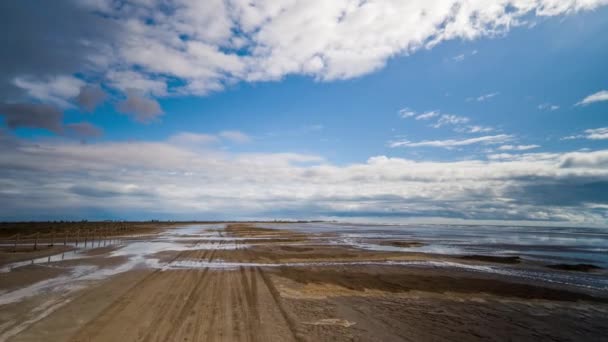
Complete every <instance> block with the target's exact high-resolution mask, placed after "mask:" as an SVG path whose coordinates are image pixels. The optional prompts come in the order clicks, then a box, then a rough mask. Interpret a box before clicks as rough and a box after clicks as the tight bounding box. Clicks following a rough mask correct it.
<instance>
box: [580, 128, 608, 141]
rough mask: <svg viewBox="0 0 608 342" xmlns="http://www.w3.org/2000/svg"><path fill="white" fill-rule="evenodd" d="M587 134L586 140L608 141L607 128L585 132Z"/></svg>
mask: <svg viewBox="0 0 608 342" xmlns="http://www.w3.org/2000/svg"><path fill="white" fill-rule="evenodd" d="M585 133H586V134H587V136H586V138H587V139H591V140H605V139H608V127H601V128H595V129H587V130H585Z"/></svg>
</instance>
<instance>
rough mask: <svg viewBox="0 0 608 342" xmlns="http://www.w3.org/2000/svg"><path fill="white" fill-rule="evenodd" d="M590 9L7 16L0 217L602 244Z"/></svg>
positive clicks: (277, 7) (379, 5)
mask: <svg viewBox="0 0 608 342" xmlns="http://www.w3.org/2000/svg"><path fill="white" fill-rule="evenodd" d="M605 4H606V2H605V1H601V0H597V1H595V0H587V1H574V0H573V1H561V2H560V1H553V0H541V1H538V2H536V3H535V4H530V3H527V2H525V1H500V2H491V1H487V2H484V1H479V2H474V3H467V2H465V1H458V0H452V1H448V0H446V1H437V2H436V3H434V2H423V1H421V2H416V1H413V2H401V1H378V2H369V3H364V4H355V2H350V1H338V2H336V3H331V4H327V3H323V2H319V3H316V2H314V1H311V2H307V3H303V2H285V3H283V2H274V3H273V2H264V1H260V2H259V3H256V7H255V8H253V7H251V6H250V5H247V4H246V3H244V2H240V1H226V2H223V1H210V2H208V3H205V4H200V3H198V4H197V3H196V2H193V1H185V0H184V1H182V2H181V3H180V6H177V5H175V8H171V9H170V10H168V11H167V10H166V9H164V7H163V6H161V5H160V2H159V3H157V2H156V1H154V0H150V1H130V2H111V1H102V0H100V1H89V2H73V1H61V2H60V5H58V6H56V7H55V8H53V9H47V8H44V7H46V6H44V5H39V6H35V5H33V2H31V1H24V2H23V3H19V4H4V5H2V8H0V9H2V11H0V12H2V13H4V14H3V15H2V16H3V17H5V18H4V19H5V20H3V21H0V22H2V23H3V24H0V25H5V27H4V30H3V31H5V32H20V34H18V35H17V37H18V38H19V36H21V38H22V39H23V41H27V42H31V43H23V41H20V40H19V39H15V37H14V36H11V37H9V36H6V37H4V38H3V41H4V42H5V45H6V47H7V49H5V51H6V52H4V53H2V54H0V60H2V61H3V62H4V63H3V64H4V65H5V66H4V67H2V68H4V69H0V71H2V72H3V74H4V75H5V76H4V77H3V79H2V80H0V82H2V84H0V96H1V98H0V119H1V120H2V122H3V123H2V125H3V127H4V128H3V130H2V131H1V132H0V134H1V135H0V137H1V138H2V139H1V142H2V144H1V148H2V150H3V151H4V153H3V157H2V158H0V159H1V160H0V162H1V163H2V166H3V168H4V171H2V173H0V176H1V177H0V182H1V183H0V184H2V185H3V188H4V190H2V191H1V192H0V194H2V195H1V197H0V200H1V201H2V203H3V208H2V209H0V219H6V220H22V219H57V218H67V219H79V218H90V219H106V218H129V219H148V218H161V219H162V218H167V219H231V218H235V219H248V218H256V219H257V218H332V219H336V218H337V219H348V220H355V219H356V220H374V221H391V222H392V221H421V222H428V221H431V222H460V221H466V222H471V223H475V222H479V223H513V222H515V223H525V224H559V225H594V226H605V225H606V223H607V222H608V196H606V195H604V194H603V191H602V190H603V189H608V172H607V171H606V170H608V119H607V115H608V92H607V91H606V90H607V89H608V69H607V68H606V67H605V64H606V62H605V61H606V60H608V36H606V34H605V32H608V20H606V18H608V7H605V6H604V5H605ZM431 6H434V7H431ZM169 7H171V6H169ZM53 11H56V12H57V13H56V15H55V16H53V13H51V12H53ZM218 11H219V12H218ZM416 11H422V13H426V14H425V15H422V16H421V17H418V16H416V15H413V14H412V13H415V12H416ZM212 13H215V14H212ZM217 13H220V14H217ZM332 13H335V14H332ZM216 14H217V15H216ZM57 15H59V18H61V17H62V16H68V15H70V16H71V17H75V18H77V19H76V20H74V22H73V23H69V24H64V23H60V24H58V23H57V20H58V19H56V18H57ZM9 17H10V18H9ZM261 18H262V19H261ZM263 18H265V19H263ZM59 20H60V19H59ZM92 20H96V21H98V23H97V25H96V26H95V28H91V27H90V26H87V25H89V24H88V23H90V22H92ZM298 23H306V25H298ZM83 28H85V29H83ZM5 35H6V33H5ZM49 37H50V38H52V39H48V38H49ZM83 42H85V43H83ZM91 42H93V44H91ZM71 44H73V46H71ZM62 49H69V51H72V52H73V53H72V54H70V55H69V56H67V57H66V55H64V54H63V53H62V52H61V51H62ZM38 53H39V54H40V56H38ZM32 56H33V57H32ZM37 58H40V60H37ZM539 194H542V196H541V195H539ZM564 194H568V195H567V196H565V195H564Z"/></svg>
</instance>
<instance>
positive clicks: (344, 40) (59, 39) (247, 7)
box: [0, 0, 608, 119]
mask: <svg viewBox="0 0 608 342" xmlns="http://www.w3.org/2000/svg"><path fill="white" fill-rule="evenodd" d="M607 3H608V1H607V0H585V1H579V0H568V1H563V0H538V1H529V0H509V1H499V2H487V1H474V2H471V1H465V0H446V1H441V2H429V1H423V0H416V1H391V0H384V1H364V2H360V1H350V0H339V1H331V2H328V1H324V0H308V1H294V0H285V1H275V0H272V1H270V0H255V1H243V0H226V1H221V0H212V1H204V2H200V1H195V0H182V1H179V3H168V2H165V1H160V0H148V1H121V2H117V1H113V0H99V1H67V0H66V1H58V2H54V3H53V5H52V6H50V5H40V4H38V3H37V2H35V1H33V0H23V1H17V2H10V3H3V4H2V5H0V6H1V7H0V13H1V14H0V20H1V21H2V23H3V28H4V30H3V31H2V32H3V33H0V34H1V35H2V36H1V38H2V42H3V44H4V45H3V49H2V52H1V53H0V60H1V61H2V63H0V75H2V76H1V77H0V96H1V97H2V98H0V101H9V102H16V101H23V100H24V97H38V98H45V99H46V100H48V101H52V103H54V104H55V105H59V106H64V105H66V104H67V103H62V101H66V100H67V99H69V98H71V97H73V96H76V95H78V92H77V91H76V93H74V92H73V89H80V86H81V85H80V86H78V87H70V89H71V90H69V91H67V92H60V93H53V92H52V91H51V89H58V88H56V87H55V85H54V83H53V82H54V81H53V80H58V79H59V80H64V81H65V80H67V79H69V78H70V77H73V75H75V74H78V75H79V77H81V76H80V75H82V77H83V78H84V79H88V78H89V77H93V78H95V79H97V80H99V81H100V82H101V83H103V84H104V86H108V87H113V88H114V89H117V90H119V91H122V92H124V91H127V89H129V88H137V89H140V90H141V91H143V92H144V93H146V94H150V95H152V96H169V95H205V94H208V93H209V92H214V91H219V90H221V89H223V88H224V87H225V86H226V85H230V84H233V83H235V82H241V81H245V82H255V81H268V80H278V79H281V78H283V77H285V76H287V75H294V74H299V75H309V76H311V77H313V78H315V79H318V80H321V81H330V80H336V79H347V78H353V77H358V76H361V75H364V74H367V73H370V72H373V71H375V70H378V69H380V68H382V67H383V66H384V65H385V64H386V62H387V61H388V60H389V59H390V58H393V57H395V56H402V55H408V54H413V53H416V52H417V51H418V50H420V49H423V48H432V47H433V46H436V45H437V44H439V43H441V42H444V41H448V40H455V39H467V40H468V39H476V38H479V37H484V36H495V35H497V34H501V33H504V32H506V31H508V30H509V29H510V28H511V27H514V26H517V25H521V24H524V23H525V21H526V20H527V18H528V17H529V16H557V15H566V14H570V13H575V12H578V11H582V10H591V9H595V8H597V7H599V6H602V5H606V4H607ZM14 32H19V33H20V34H19V36H18V37H17V36H15V35H14V34H13V33H14ZM24 41H27V42H28V44H23V42H24ZM72 81H74V80H72ZM60 88H63V86H62V87H60ZM63 90H67V88H65V89H63ZM68 96H69V97H68ZM602 96H605V95H602V94H601V93H598V94H596V95H595V97H592V98H589V99H586V100H583V101H582V103H588V102H589V101H594V100H597V99H601V98H602ZM156 112H158V111H156ZM146 119H148V117H146Z"/></svg>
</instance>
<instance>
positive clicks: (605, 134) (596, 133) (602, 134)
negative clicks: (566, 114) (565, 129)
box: [561, 127, 608, 140]
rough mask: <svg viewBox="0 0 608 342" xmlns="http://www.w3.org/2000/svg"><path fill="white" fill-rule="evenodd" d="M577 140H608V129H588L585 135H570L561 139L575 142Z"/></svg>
mask: <svg viewBox="0 0 608 342" xmlns="http://www.w3.org/2000/svg"><path fill="white" fill-rule="evenodd" d="M575 139H589V140H605V139H608V127H600V128H591V129H586V130H585V134H577V135H569V136H566V137H563V138H561V140H575Z"/></svg>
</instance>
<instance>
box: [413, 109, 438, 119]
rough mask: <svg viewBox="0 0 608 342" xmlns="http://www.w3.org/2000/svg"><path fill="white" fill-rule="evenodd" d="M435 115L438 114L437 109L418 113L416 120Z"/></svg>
mask: <svg viewBox="0 0 608 342" xmlns="http://www.w3.org/2000/svg"><path fill="white" fill-rule="evenodd" d="M437 116H439V112H438V111H430V112H426V113H422V114H418V115H417V116H416V120H429V119H432V118H434V117H437Z"/></svg>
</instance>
